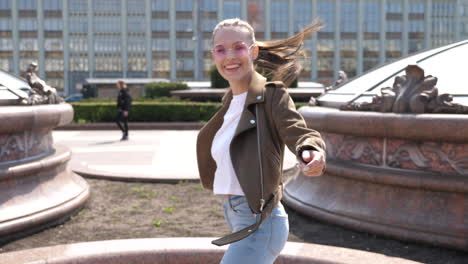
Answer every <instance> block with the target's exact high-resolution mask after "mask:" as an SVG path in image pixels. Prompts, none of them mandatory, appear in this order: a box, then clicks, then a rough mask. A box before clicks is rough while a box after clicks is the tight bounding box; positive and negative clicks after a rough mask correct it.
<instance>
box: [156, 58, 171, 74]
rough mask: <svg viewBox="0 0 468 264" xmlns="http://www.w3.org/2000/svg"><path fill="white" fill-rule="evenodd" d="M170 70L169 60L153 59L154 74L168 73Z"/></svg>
mask: <svg viewBox="0 0 468 264" xmlns="http://www.w3.org/2000/svg"><path fill="white" fill-rule="evenodd" d="M169 70H170V62H169V59H153V71H154V72H168V71H169Z"/></svg>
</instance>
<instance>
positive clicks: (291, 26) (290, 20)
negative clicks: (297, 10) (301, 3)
mask: <svg viewBox="0 0 468 264" xmlns="http://www.w3.org/2000/svg"><path fill="white" fill-rule="evenodd" d="M292 35H294V0H289V2H288V36H290V37H291V36H292Z"/></svg>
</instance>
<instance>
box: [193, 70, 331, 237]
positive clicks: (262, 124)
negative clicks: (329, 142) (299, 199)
mask: <svg viewBox="0 0 468 264" xmlns="http://www.w3.org/2000/svg"><path fill="white" fill-rule="evenodd" d="M231 100H232V90H229V91H228V92H227V93H226V95H225V96H224V97H223V105H222V107H221V109H220V110H219V111H218V112H217V113H216V114H215V115H214V116H213V117H212V118H211V119H210V121H208V123H207V124H206V125H205V126H204V127H203V128H202V129H201V130H200V132H199V134H198V138H197V160H198V170H199V173H200V179H201V182H202V184H203V187H204V188H206V189H210V190H212V189H213V181H214V175H215V171H216V162H215V161H214V159H213V157H212V156H211V145H212V143H213V138H214V136H215V134H216V132H217V131H218V130H219V129H220V127H221V125H222V124H223V120H224V114H225V113H226V111H227V110H228V108H229V104H230V102H231ZM257 114H258V116H257ZM257 130H258V135H257ZM258 141H260V142H258ZM285 145H286V146H287V147H288V148H289V149H290V150H291V151H292V152H293V153H295V154H296V156H297V157H301V155H302V151H303V150H306V149H307V150H317V151H320V152H322V153H323V155H324V156H325V144H324V142H323V140H322V138H321V137H320V134H319V133H318V132H317V131H315V130H312V129H309V128H307V126H306V123H305V121H304V119H303V117H302V116H301V115H300V114H299V113H298V112H297V111H296V108H295V105H294V103H293V101H292V99H291V97H290V96H289V94H288V92H287V90H286V88H285V87H284V84H283V83H282V82H267V81H266V78H264V77H263V76H262V75H260V74H259V73H254V74H253V76H252V81H251V83H250V87H249V90H248V93H247V98H246V102H245V106H244V110H243V112H242V114H241V118H240V121H239V124H238V126H237V129H236V131H235V133H234V137H233V139H232V142H231V145H230V151H231V160H232V165H233V167H234V170H235V172H236V175H237V178H238V180H239V184H240V186H241V188H242V190H243V192H244V194H245V196H246V197H247V201H248V203H249V206H250V209H251V210H252V212H253V213H256V214H261V216H262V217H261V220H260V221H259V223H257V224H255V225H253V226H250V227H248V228H245V229H243V230H240V231H238V232H236V233H233V234H231V235H228V236H226V237H223V238H221V239H219V240H216V241H213V243H214V244H216V245H224V244H228V243H232V242H235V241H238V240H240V239H242V238H244V237H247V236H248V235H249V234H251V233H253V232H254V231H255V230H256V229H257V228H258V226H259V225H260V224H261V222H263V220H264V219H265V218H266V217H267V216H268V215H270V213H271V211H272V210H273V208H274V207H275V206H276V205H277V203H278V201H279V200H281V197H282V182H281V176H282V172H283V168H282V167H283V156H284V146H285ZM261 172H263V173H261ZM262 175H263V176H262Z"/></svg>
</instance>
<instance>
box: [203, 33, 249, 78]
mask: <svg viewBox="0 0 468 264" xmlns="http://www.w3.org/2000/svg"><path fill="white" fill-rule="evenodd" d="M253 44H254V43H253V41H252V37H251V35H250V32H249V30H248V29H247V28H244V27H241V26H228V27H224V28H221V29H219V30H218V31H217V32H216V34H215V36H214V38H213V47H214V48H213V50H212V55H213V58H214V61H215V64H216V68H218V71H219V73H220V74H221V76H223V77H224V78H225V79H226V80H228V81H229V82H236V81H242V80H244V79H248V78H250V76H251V75H252V73H253V71H254V64H253V62H254V60H255V59H256V57H257V55H258V46H256V45H253Z"/></svg>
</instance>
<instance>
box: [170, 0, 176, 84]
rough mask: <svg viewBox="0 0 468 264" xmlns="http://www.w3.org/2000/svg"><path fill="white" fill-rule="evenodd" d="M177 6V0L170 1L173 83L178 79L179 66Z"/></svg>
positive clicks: (171, 76) (171, 75)
mask: <svg viewBox="0 0 468 264" xmlns="http://www.w3.org/2000/svg"><path fill="white" fill-rule="evenodd" d="M175 24H176V6H175V0H170V2H169V42H170V44H171V45H170V49H169V52H170V54H169V56H170V61H171V64H170V67H171V73H170V79H171V80H172V81H174V80H176V79H177V65H176V49H177V46H176V28H175V26H176V25H175Z"/></svg>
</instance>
